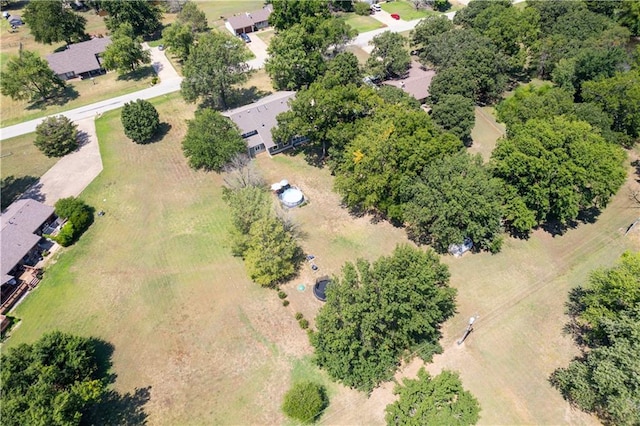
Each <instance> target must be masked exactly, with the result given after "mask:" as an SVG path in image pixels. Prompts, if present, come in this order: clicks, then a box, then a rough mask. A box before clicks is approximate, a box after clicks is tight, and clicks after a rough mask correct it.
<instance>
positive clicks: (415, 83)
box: [382, 61, 436, 102]
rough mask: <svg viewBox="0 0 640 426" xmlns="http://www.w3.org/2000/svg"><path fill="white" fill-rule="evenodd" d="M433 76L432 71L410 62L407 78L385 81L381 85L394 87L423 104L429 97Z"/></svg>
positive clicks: (434, 73) (433, 72)
mask: <svg viewBox="0 0 640 426" xmlns="http://www.w3.org/2000/svg"><path fill="white" fill-rule="evenodd" d="M435 75H436V72H435V71H434V70H428V69H425V68H424V67H423V66H422V65H421V64H420V63H419V62H416V61H412V62H411V68H409V73H408V75H407V76H405V77H404V78H401V79H396V80H385V81H383V82H382V84H387V85H389V86H395V87H397V88H399V89H402V90H404V92H405V93H407V94H408V95H411V96H413V97H414V98H416V99H417V100H418V101H420V102H424V101H425V100H426V99H427V97H429V86H431V80H432V79H433V77H434V76H435Z"/></svg>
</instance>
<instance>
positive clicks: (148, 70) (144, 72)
mask: <svg viewBox="0 0 640 426" xmlns="http://www.w3.org/2000/svg"><path fill="white" fill-rule="evenodd" d="M154 75H156V72H155V71H154V70H153V66H151V65H147V66H144V67H140V68H138V69H136V70H134V71H131V72H128V73H126V74H121V75H119V76H118V78H116V80H117V81H131V80H133V81H140V80H144V79H146V78H151V77H153V76H154Z"/></svg>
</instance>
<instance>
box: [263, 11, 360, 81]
mask: <svg viewBox="0 0 640 426" xmlns="http://www.w3.org/2000/svg"><path fill="white" fill-rule="evenodd" d="M355 35H356V32H355V31H354V30H353V29H351V27H349V26H348V25H347V24H346V23H345V22H344V21H343V20H339V19H327V18H322V17H315V18H306V19H305V20H304V21H303V23H301V24H295V25H293V26H291V27H290V28H288V29H287V30H284V31H281V32H279V33H278V34H276V36H275V37H274V38H273V39H272V40H271V43H270V44H269V48H268V49H267V51H268V53H269V58H268V59H267V62H266V64H265V70H266V71H267V74H269V76H270V77H271V79H272V80H273V84H274V87H275V88H276V89H287V90H294V89H299V88H301V87H304V86H307V85H309V84H311V83H312V82H313V81H315V80H316V78H317V77H318V76H320V75H322V74H323V73H324V72H325V69H326V64H325V60H326V58H327V57H328V56H330V55H329V53H330V51H331V53H335V52H339V51H340V50H341V49H342V47H343V46H344V45H345V44H346V43H348V42H349V40H351V39H352V38H353V37H355Z"/></svg>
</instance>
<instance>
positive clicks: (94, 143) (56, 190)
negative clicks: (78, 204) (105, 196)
mask: <svg viewBox="0 0 640 426" xmlns="http://www.w3.org/2000/svg"><path fill="white" fill-rule="evenodd" d="M76 124H77V125H78V132H79V134H80V140H81V146H80V149H78V150H77V151H75V152H72V153H71V154H69V155H67V156H65V157H62V158H61V159H60V160H59V161H58V162H57V163H56V164H54V166H53V167H51V168H50V169H49V170H48V171H47V172H46V173H45V174H44V175H42V177H41V178H40V180H39V181H38V182H37V183H36V184H35V185H33V186H32V187H31V188H29V190H27V192H25V193H24V194H23V195H22V198H33V199H35V200H38V201H42V202H43V203H45V204H48V205H50V206H53V205H54V204H55V202H56V201H58V200H59V199H60V198H65V197H71V196H74V197H75V196H78V195H79V194H80V193H81V192H82V191H83V190H84V189H85V188H86V187H87V186H88V185H89V184H90V183H91V182H92V181H93V179H95V178H96V176H98V175H99V174H100V172H101V171H102V158H101V157H100V147H99V146H98V138H97V136H96V126H95V122H94V119H93V118H86V119H84V120H81V121H78V122H76Z"/></svg>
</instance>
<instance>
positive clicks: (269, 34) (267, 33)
mask: <svg viewBox="0 0 640 426" xmlns="http://www.w3.org/2000/svg"><path fill="white" fill-rule="evenodd" d="M274 35H276V33H275V31H273V30H264V31H258V32H255V33H253V34H251V36H257V37H259V38H260V40H262V41H264V42H265V43H266V44H267V46H268V45H269V43H271V39H272V38H273V36H274Z"/></svg>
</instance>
